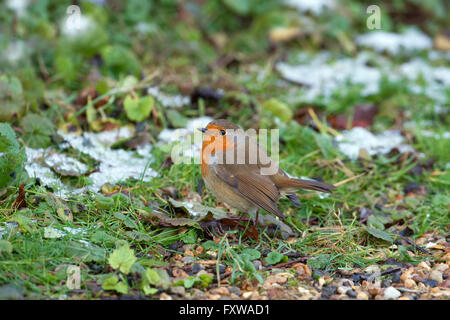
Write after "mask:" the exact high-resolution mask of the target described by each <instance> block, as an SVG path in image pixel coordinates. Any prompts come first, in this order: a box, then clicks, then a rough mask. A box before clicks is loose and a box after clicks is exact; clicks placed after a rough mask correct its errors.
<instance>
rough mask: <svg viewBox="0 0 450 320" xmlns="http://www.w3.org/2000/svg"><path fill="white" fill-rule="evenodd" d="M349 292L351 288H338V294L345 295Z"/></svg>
mask: <svg viewBox="0 0 450 320" xmlns="http://www.w3.org/2000/svg"><path fill="white" fill-rule="evenodd" d="M348 290H351V289H350V288H349V287H338V288H337V293H339V294H345V293H346V292H347V291H348Z"/></svg>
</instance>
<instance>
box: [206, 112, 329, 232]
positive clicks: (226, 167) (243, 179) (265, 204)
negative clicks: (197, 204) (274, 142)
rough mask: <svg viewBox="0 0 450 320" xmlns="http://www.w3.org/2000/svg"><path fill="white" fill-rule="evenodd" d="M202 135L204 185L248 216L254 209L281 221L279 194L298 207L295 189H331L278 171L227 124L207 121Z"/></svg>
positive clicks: (249, 140) (263, 153) (240, 132)
mask: <svg viewBox="0 0 450 320" xmlns="http://www.w3.org/2000/svg"><path fill="white" fill-rule="evenodd" d="M199 130H200V131H202V132H203V133H204V135H203V144H202V154H201V173H202V177H203V180H204V181H205V184H206V186H207V187H208V188H209V189H210V190H211V191H212V192H213V194H214V195H215V196H216V197H217V198H218V199H219V200H221V201H223V202H225V203H227V204H228V205H230V206H231V207H234V208H236V209H238V210H240V211H242V212H247V213H249V214H250V215H252V216H255V215H256V218H255V225H257V222H258V214H259V212H258V210H259V209H263V210H265V211H267V212H270V213H272V214H274V215H276V216H277V217H279V218H280V219H282V220H283V221H284V220H285V216H284V215H283V214H282V213H281V212H280V210H279V209H278V207H277V205H276V203H277V202H278V200H280V197H281V195H286V196H287V198H288V199H289V200H290V201H291V202H292V203H293V204H294V205H295V206H296V207H300V201H299V200H298V198H297V196H296V194H295V191H296V190H297V189H307V190H317V191H322V192H328V193H330V192H331V190H334V189H336V187H335V186H333V185H331V184H328V183H325V182H319V181H314V180H302V179H296V178H292V177H289V176H288V175H287V174H286V172H284V171H283V170H281V169H280V168H278V166H276V165H275V164H274V163H273V161H272V160H271V159H270V158H269V156H268V155H267V153H266V151H264V150H263V149H262V148H261V147H260V146H259V145H258V143H257V142H256V141H255V140H254V139H252V138H251V137H250V136H249V135H248V134H246V133H245V132H244V131H243V130H242V129H241V128H240V127H239V126H237V125H236V124H234V123H233V122H231V121H228V120H224V119H218V120H214V121H211V122H210V123H209V124H208V125H207V126H206V127H205V128H200V129H199Z"/></svg>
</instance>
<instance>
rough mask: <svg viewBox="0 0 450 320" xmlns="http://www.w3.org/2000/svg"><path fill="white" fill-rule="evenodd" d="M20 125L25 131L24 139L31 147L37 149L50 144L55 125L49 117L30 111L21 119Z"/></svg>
mask: <svg viewBox="0 0 450 320" xmlns="http://www.w3.org/2000/svg"><path fill="white" fill-rule="evenodd" d="M20 126H21V128H22V129H23V131H24V132H25V134H24V140H25V142H26V143H27V145H28V146H29V147H31V148H35V149H36V148H46V147H48V146H49V145H50V142H51V139H50V137H51V135H52V134H53V133H54V132H55V126H54V125H53V123H52V122H51V121H50V120H49V119H47V118H44V117H41V116H40V115H37V114H34V113H29V114H27V115H26V116H25V117H23V118H22V119H21V120H20Z"/></svg>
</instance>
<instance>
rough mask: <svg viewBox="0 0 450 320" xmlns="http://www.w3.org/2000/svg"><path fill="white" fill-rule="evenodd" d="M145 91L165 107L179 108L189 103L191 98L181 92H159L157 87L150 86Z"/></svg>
mask: <svg viewBox="0 0 450 320" xmlns="http://www.w3.org/2000/svg"><path fill="white" fill-rule="evenodd" d="M147 93H148V94H151V95H152V96H153V97H155V99H157V100H158V101H159V102H160V103H161V104H162V105H163V106H164V107H166V108H180V107H182V106H185V105H188V104H190V103H191V98H190V97H186V96H183V95H181V94H176V95H169V94H166V93H164V92H161V90H160V89H159V87H156V86H155V87H150V88H148V89H147Z"/></svg>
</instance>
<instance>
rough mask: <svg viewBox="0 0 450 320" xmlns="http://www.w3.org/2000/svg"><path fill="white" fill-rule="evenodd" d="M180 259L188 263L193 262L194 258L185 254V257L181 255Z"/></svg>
mask: <svg viewBox="0 0 450 320" xmlns="http://www.w3.org/2000/svg"><path fill="white" fill-rule="evenodd" d="M181 261H183V262H184V263H185V264H190V263H192V262H194V258H193V257H189V256H187V257H183V258H182V259H181Z"/></svg>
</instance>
